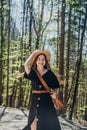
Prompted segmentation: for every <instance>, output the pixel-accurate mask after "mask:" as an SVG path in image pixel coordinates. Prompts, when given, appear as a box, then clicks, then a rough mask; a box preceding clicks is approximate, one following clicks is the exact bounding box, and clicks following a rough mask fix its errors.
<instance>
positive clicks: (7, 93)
mask: <svg viewBox="0 0 87 130" xmlns="http://www.w3.org/2000/svg"><path fill="white" fill-rule="evenodd" d="M8 3H9V10H8V48H7V52H8V54H7V92H6V105H7V106H8V105H9V100H8V99H9V53H10V0H9V2H8Z"/></svg>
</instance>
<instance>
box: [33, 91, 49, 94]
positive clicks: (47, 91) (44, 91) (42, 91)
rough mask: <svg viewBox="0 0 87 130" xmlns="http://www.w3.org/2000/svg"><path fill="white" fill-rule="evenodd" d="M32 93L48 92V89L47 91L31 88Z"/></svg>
mask: <svg viewBox="0 0 87 130" xmlns="http://www.w3.org/2000/svg"><path fill="white" fill-rule="evenodd" d="M32 93H37V94H41V93H49V91H47V90H33V91H32Z"/></svg>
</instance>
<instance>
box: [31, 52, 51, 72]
mask: <svg viewBox="0 0 87 130" xmlns="http://www.w3.org/2000/svg"><path fill="white" fill-rule="evenodd" d="M40 55H43V56H44V57H45V62H46V63H45V66H44V68H45V69H48V70H51V68H50V65H49V63H48V60H47V57H46V55H45V54H43V53H41V54H39V55H37V57H36V58H35V60H34V62H33V65H32V66H31V68H32V69H37V65H36V61H37V59H38V57H39V56H40Z"/></svg>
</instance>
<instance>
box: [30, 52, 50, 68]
mask: <svg viewBox="0 0 87 130" xmlns="http://www.w3.org/2000/svg"><path fill="white" fill-rule="evenodd" d="M40 54H44V55H45V56H46V57H47V60H48V62H49V61H50V58H51V53H50V52H49V51H47V50H35V51H34V52H33V53H32V54H31V55H30V56H29V62H28V65H29V66H32V65H33V63H34V61H35V59H36V57H37V56H38V55H40Z"/></svg>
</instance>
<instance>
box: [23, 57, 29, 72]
mask: <svg viewBox="0 0 87 130" xmlns="http://www.w3.org/2000/svg"><path fill="white" fill-rule="evenodd" d="M28 62H29V58H28V59H27V60H26V62H25V64H24V68H25V72H26V73H27V74H29V73H30V66H29V64H28Z"/></svg>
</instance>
